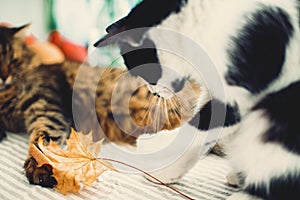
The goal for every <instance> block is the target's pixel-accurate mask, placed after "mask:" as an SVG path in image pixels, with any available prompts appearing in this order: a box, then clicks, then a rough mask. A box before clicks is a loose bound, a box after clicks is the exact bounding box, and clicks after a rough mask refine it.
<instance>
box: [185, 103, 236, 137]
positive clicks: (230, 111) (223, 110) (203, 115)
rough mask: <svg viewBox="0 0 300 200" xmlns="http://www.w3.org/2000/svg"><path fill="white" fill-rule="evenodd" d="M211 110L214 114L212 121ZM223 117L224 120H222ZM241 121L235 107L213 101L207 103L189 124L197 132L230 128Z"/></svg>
mask: <svg viewBox="0 0 300 200" xmlns="http://www.w3.org/2000/svg"><path fill="white" fill-rule="evenodd" d="M212 109H214V112H215V113H216V116H214V119H212ZM224 117H225V119H224ZM240 120H241V117H240V113H239V110H238V107H237V105H229V104H227V105H225V104H224V103H223V102H221V101H219V100H217V99H213V100H212V101H210V102H208V103H207V104H206V105H205V106H204V107H203V108H202V109H201V110H200V111H199V113H198V114H197V115H196V116H194V117H193V119H192V120H191V121H190V122H189V124H191V125H192V126H194V127H197V128H198V129H199V130H204V131H206V130H209V129H213V128H217V127H222V126H231V125H234V124H236V123H238V122H239V121H240Z"/></svg>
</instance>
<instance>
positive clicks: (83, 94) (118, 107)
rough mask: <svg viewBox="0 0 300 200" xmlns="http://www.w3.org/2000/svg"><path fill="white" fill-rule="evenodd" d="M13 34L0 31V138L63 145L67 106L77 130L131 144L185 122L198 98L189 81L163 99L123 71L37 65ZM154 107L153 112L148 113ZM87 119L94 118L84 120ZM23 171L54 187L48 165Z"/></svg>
mask: <svg viewBox="0 0 300 200" xmlns="http://www.w3.org/2000/svg"><path fill="white" fill-rule="evenodd" d="M21 28H22V27H21ZM21 28H19V29H21ZM19 29H18V28H4V27H0V52H1V54H0V78H1V81H2V82H0V138H1V139H2V138H4V137H5V131H11V132H27V133H28V134H30V141H29V143H36V142H37V140H38V138H39V137H43V138H44V141H45V143H46V144H47V143H48V142H49V141H50V140H53V141H55V142H58V143H63V142H64V141H65V140H66V138H67V137H68V133H69V131H70V127H71V126H74V118H73V114H74V113H72V106H73V110H74V109H75V111H76V112H77V114H79V115H80V117H81V118H80V119H81V120H79V121H76V123H75V124H76V127H79V129H80V131H83V132H86V133H87V132H89V131H91V130H92V131H93V134H94V139H95V140H98V139H100V138H103V137H105V138H106V139H107V141H112V142H115V143H122V144H131V145H134V144H135V142H136V138H137V137H138V136H139V135H140V134H142V133H145V132H148V133H149V132H150V133H151V132H157V131H159V130H163V129H169V130H170V129H173V128H176V127H178V126H179V125H180V124H181V123H182V122H183V121H186V120H188V119H189V118H190V117H191V113H192V110H193V107H194V106H195V104H196V101H197V98H198V96H199V93H200V87H199V86H198V85H197V84H196V83H194V82H193V81H189V82H187V83H186V84H185V86H184V87H183V89H182V90H181V91H179V92H178V93H176V94H174V96H173V97H171V98H169V99H164V98H162V97H158V96H155V95H153V94H152V93H151V92H150V91H149V89H148V87H147V86H146V85H145V83H144V81H143V80H142V79H140V78H138V77H134V76H131V75H130V74H129V73H128V72H127V71H125V70H123V69H119V68H103V67H91V66H89V65H88V64H85V63H76V62H70V61H65V62H64V63H60V64H55V65H42V64H41V62H40V59H39V57H38V55H36V54H34V53H33V52H31V51H30V50H29V49H28V48H27V47H26V45H25V44H24V43H23V41H22V40H21V39H18V38H17V37H14V34H15V33H16V32H18V31H19ZM79 73H80V74H79ZM77 75H79V76H77ZM100 77H101V78H100ZM124 77H125V78H124ZM10 80H11V81H10ZM74 85H75V87H74ZM92 86H95V90H93V87H92ZM191 91H192V92H191ZM114 94H116V95H114ZM186 94H189V95H186ZM187 96H188V98H185V97H187ZM72 98H73V99H72ZM91 105H92V106H91ZM155 106H156V107H157V106H159V107H158V109H156V110H155V109H153V108H154V107H155ZM90 108H91V109H90ZM94 112H96V114H95V113H94ZM93 114H95V116H96V117H95V118H92V117H90V116H93ZM116 119H117V120H116ZM98 124H100V126H98ZM100 127H101V128H100ZM128 133H129V134H128ZM24 168H25V171H26V175H27V177H28V179H29V181H30V182H31V183H34V184H40V185H42V186H46V187H52V186H54V185H55V184H56V181H55V179H54V178H53V177H52V176H51V166H42V167H37V163H36V162H35V160H34V159H33V158H32V157H31V156H30V155H29V156H28V158H27V160H26V161H25V164H24Z"/></svg>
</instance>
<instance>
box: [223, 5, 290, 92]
mask: <svg viewBox="0 0 300 200" xmlns="http://www.w3.org/2000/svg"><path fill="white" fill-rule="evenodd" d="M293 32H294V29H293V27H292V24H291V22H290V19H289V16H288V14H287V13H285V12H284V11H283V10H281V9H279V8H272V7H266V6H265V7H263V8H262V9H260V10H258V11H257V12H256V13H254V14H253V15H250V16H249V17H248V23H247V25H245V26H244V27H243V28H242V29H241V30H240V33H239V34H238V36H236V37H234V38H232V44H233V49H230V50H228V56H229V59H230V60H231V64H229V66H228V67H229V71H228V73H227V75H226V81H227V82H228V84H230V85H236V86H241V87H244V88H246V89H247V90H249V91H250V92H252V93H254V94H255V93H259V92H260V91H262V90H263V89H265V88H266V87H267V86H268V85H269V84H270V83H271V82H272V81H273V80H274V79H275V78H277V77H278V75H279V74H280V72H281V69H282V65H283V63H284V61H285V51H286V47H287V45H288V43H289V39H290V37H291V36H292V34H293Z"/></svg>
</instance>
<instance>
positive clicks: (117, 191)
mask: <svg viewBox="0 0 300 200" xmlns="http://www.w3.org/2000/svg"><path fill="white" fill-rule="evenodd" d="M27 141H28V136H25V135H17V134H8V137H7V138H6V139H4V140H3V141H2V142H1V143H0V179H1V181H0V199H1V200H6V199H13V200H16V199H22V200H24V199H26V200H27V199H29V200H31V199H33V200H48V199H49V200H50V199H55V200H56V199H60V200H61V199H62V200H64V199H68V200H69V199H70V200H76V199H90V200H94V199H95V200H96V199H111V200H119V199H120V200H121V199H124V200H131V199H139V200H144V199H145V200H146V199H149V200H153V199H158V200H159V199H184V198H183V197H182V196H179V195H178V194H176V193H174V192H173V191H171V190H170V189H168V188H166V187H164V186H161V185H157V184H154V183H151V182H149V181H148V180H146V179H145V178H144V177H143V176H142V175H133V174H121V173H116V172H106V173H104V174H103V175H102V176H101V177H100V178H99V179H98V180H97V182H96V183H94V184H93V185H92V187H84V188H82V190H81V191H80V192H79V193H78V194H68V195H66V196H64V195H62V194H60V193H59V192H58V191H56V190H55V189H47V188H42V187H40V186H34V185H30V184H29V183H28V181H27V179H26V177H25V175H24V170H23V168H22V165H23V162H24V160H25V158H26V155H27V146H28V142H27ZM228 171H229V167H228V166H227V163H226V161H225V160H223V159H221V158H219V157H216V156H209V157H207V158H206V159H204V160H200V161H199V162H198V164H197V165H196V166H195V167H194V168H193V169H192V170H191V171H190V172H189V173H188V174H187V175H186V176H185V177H184V178H183V179H182V180H181V181H180V182H179V183H177V184H173V187H175V188H177V189H178V190H180V191H181V192H183V193H185V194H187V195H189V196H191V197H193V198H195V199H199V200H206V199H207V200H217V199H218V200H222V199H226V198H227V197H228V196H230V195H231V194H232V193H233V192H234V189H233V188H230V187H228V186H226V178H225V176H226V174H227V172H228Z"/></svg>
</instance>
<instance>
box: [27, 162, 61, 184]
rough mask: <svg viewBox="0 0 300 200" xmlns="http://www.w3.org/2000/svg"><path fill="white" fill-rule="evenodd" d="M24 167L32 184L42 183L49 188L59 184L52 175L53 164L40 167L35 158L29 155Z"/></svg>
mask: <svg viewBox="0 0 300 200" xmlns="http://www.w3.org/2000/svg"><path fill="white" fill-rule="evenodd" d="M24 169H25V172H26V177H27V179H28V180H29V182H30V183H31V184H35V185H41V186H43V187H48V188H53V187H55V185H57V181H56V180H55V178H54V177H53V176H52V174H53V173H52V166H51V165H48V164H45V165H42V166H41V167H38V166H37V162H36V161H35V159H34V158H33V157H31V156H29V157H28V158H27V159H26V161H25V163H24Z"/></svg>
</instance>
